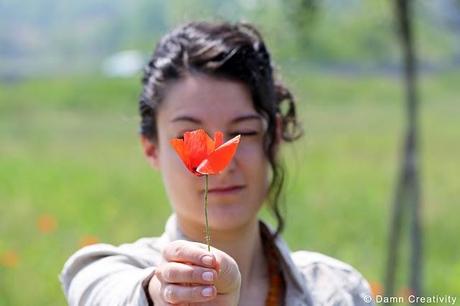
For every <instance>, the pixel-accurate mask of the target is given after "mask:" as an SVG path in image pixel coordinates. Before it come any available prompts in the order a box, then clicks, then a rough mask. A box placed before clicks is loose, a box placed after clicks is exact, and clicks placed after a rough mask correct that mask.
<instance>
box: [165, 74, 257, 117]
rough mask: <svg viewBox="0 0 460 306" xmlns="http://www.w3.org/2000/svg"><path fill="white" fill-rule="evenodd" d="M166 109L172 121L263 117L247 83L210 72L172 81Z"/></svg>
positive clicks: (167, 115)
mask: <svg viewBox="0 0 460 306" xmlns="http://www.w3.org/2000/svg"><path fill="white" fill-rule="evenodd" d="M163 110H164V112H163V114H164V116H165V117H167V118H163V119H166V120H167V121H168V122H180V121H191V122H193V119H197V120H205V119H207V118H210V117H214V118H215V117H218V118H219V119H220V120H225V121H228V122H231V123H238V122H242V121H245V120H248V121H249V120H254V121H255V120H257V119H259V120H260V119H261V117H260V115H259V114H257V112H256V111H255V109H254V106H253V102H252V98H251V94H250V92H249V90H248V88H247V87H246V86H245V85H243V84H242V83H239V82H235V81H229V80H222V79H215V78H212V77H206V76H199V77H195V76H193V77H187V78H185V79H184V80H182V81H180V82H177V83H176V84H174V85H172V87H171V88H170V90H168V94H167V95H166V97H165V99H164V100H163ZM181 118H182V119H181Z"/></svg>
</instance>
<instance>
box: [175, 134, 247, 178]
mask: <svg viewBox="0 0 460 306" xmlns="http://www.w3.org/2000/svg"><path fill="white" fill-rule="evenodd" d="M240 137H241V135H238V136H235V137H234V138H232V139H230V140H229V141H227V142H226V143H223V138H224V137H223V134H222V132H219V131H217V132H215V133H214V140H213V139H211V138H210V137H209V136H208V134H206V132H205V131H204V130H203V129H198V130H195V131H191V132H185V133H184V139H171V142H170V143H171V145H172V147H173V148H174V150H175V151H176V152H177V154H178V155H179V157H180V159H181V160H182V162H183V163H184V164H185V166H186V167H187V169H189V170H190V171H191V172H192V173H193V174H194V175H196V176H202V175H204V174H218V173H219V172H221V171H222V170H224V169H225V167H227V165H228V164H229V163H230V161H231V160H232V158H233V156H234V155H235V152H236V149H237V147H238V144H239V142H240Z"/></svg>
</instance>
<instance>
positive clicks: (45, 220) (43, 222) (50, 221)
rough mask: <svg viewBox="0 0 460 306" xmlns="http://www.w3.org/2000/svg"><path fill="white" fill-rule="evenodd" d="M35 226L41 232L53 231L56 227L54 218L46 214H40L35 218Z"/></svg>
mask: <svg viewBox="0 0 460 306" xmlns="http://www.w3.org/2000/svg"><path fill="white" fill-rule="evenodd" d="M37 228H38V230H39V231H40V232H41V233H43V234H47V233H51V232H53V231H55V230H56V228H57V221H56V218H54V217H53V216H52V215H48V214H44V215H41V216H40V217H38V220H37Z"/></svg>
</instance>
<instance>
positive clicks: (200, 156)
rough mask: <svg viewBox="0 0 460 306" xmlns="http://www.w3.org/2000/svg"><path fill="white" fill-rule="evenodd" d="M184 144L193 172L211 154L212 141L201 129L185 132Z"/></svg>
mask: <svg viewBox="0 0 460 306" xmlns="http://www.w3.org/2000/svg"><path fill="white" fill-rule="evenodd" d="M184 144H185V150H186V152H187V156H188V158H189V161H190V167H191V168H192V169H193V171H194V170H195V169H196V167H198V165H199V164H200V163H201V162H202V161H203V160H204V159H205V158H206V157H208V155H209V154H210V153H211V152H212V150H211V149H210V148H211V147H214V143H213V141H212V139H211V138H210V137H209V136H208V134H206V132H205V131H204V130H203V129H198V130H194V131H191V132H185V133H184ZM208 148H209V149H208ZM208 152H209V153H208Z"/></svg>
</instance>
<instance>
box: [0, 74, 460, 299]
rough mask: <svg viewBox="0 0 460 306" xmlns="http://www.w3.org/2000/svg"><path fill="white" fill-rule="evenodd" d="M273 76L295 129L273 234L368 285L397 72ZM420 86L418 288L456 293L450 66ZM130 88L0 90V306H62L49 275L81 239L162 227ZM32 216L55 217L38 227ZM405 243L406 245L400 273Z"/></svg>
mask: <svg viewBox="0 0 460 306" xmlns="http://www.w3.org/2000/svg"><path fill="white" fill-rule="evenodd" d="M285 75H286V76H287V80H288V81H287V83H289V84H290V85H291V86H292V87H293V89H294V92H296V93H298V101H299V113H300V117H301V118H302V120H303V121H304V126H305V131H306V134H305V137H304V138H302V139H301V140H299V141H298V142H296V143H293V144H292V145H288V146H287V147H286V149H285V151H284V152H283V153H284V156H285V160H286V165H287V168H288V172H289V176H288V181H287V186H286V187H287V189H286V191H287V192H286V204H287V205H286V206H287V208H288V218H287V228H286V231H285V233H284V238H285V239H286V240H287V242H288V243H289V245H290V246H291V248H292V249H293V250H295V249H308V250H315V251H319V252H323V253H326V254H329V255H331V256H334V257H337V258H339V259H341V260H343V261H346V262H349V263H350V264H352V265H353V266H355V267H356V268H357V269H358V270H360V271H361V272H362V273H363V274H364V275H365V276H366V278H367V279H368V280H370V281H372V282H375V281H379V282H380V281H381V278H382V275H383V273H384V268H385V266H384V263H385V257H386V242H387V232H388V228H387V227H388V217H389V214H390V211H391V209H390V208H391V206H390V205H391V202H392V197H393V188H394V182H395V178H396V173H397V169H398V163H399V151H400V147H401V140H402V132H403V128H404V109H403V107H402V102H401V101H402V97H403V93H402V91H401V83H400V80H399V79H396V78H392V77H383V76H362V77H356V76H355V77H350V76H344V75H342V76H337V75H331V74H313V73H302V74H296V73H289V72H287V73H285ZM421 81H422V82H421V97H422V105H421V113H420V126H421V156H420V158H421V159H420V162H421V163H420V164H421V175H422V187H423V227H424V233H425V236H424V238H425V240H424V262H425V271H424V275H425V279H424V284H425V289H426V294H427V295H428V294H442V295H443V294H450V295H457V296H459V295H460V279H459V278H458V275H460V265H459V262H460V245H459V244H458V238H457V235H458V233H459V232H460V223H459V222H458V221H457V217H456V216H457V215H458V213H460V205H459V204H460V203H459V202H460V200H458V199H460V189H459V188H458V186H460V179H459V178H458V175H457V174H458V172H459V171H458V170H459V168H458V167H459V162H460V158H459V156H460V142H459V141H458V140H459V139H460V127H459V125H458V123H457V120H458V118H459V115H460V105H459V104H458V103H457V98H458V97H457V94H456V93H455V86H456V84H458V83H459V81H460V75H459V74H445V75H429V76H424V77H423V78H422V80H421ZM139 88H140V86H139V82H138V80H136V79H132V80H131V79H129V80H113V79H112V80H110V79H102V78H97V77H94V78H77V79H45V80H31V81H27V82H24V83H18V84H9V85H1V86H0V233H1V237H0V255H1V254H3V255H1V256H2V258H3V259H2V261H3V266H0V292H2V293H1V295H0V305H63V304H64V303H65V301H64V298H63V294H62V292H61V288H60V285H59V283H58V279H57V275H58V273H59V271H60V269H61V268H62V265H63V263H64V261H65V260H66V259H67V258H68V256H70V255H71V254H72V253H73V252H75V251H76V250H77V249H78V248H79V247H80V245H81V243H82V240H85V237H86V236H89V237H93V236H94V237H95V238H97V240H99V241H103V242H108V243H112V244H120V243H123V242H129V241H134V240H136V239H137V238H138V237H141V236H156V235H159V234H160V233H161V232H162V231H163V226H164V221H165V220H166V218H167V216H168V215H169V213H170V212H171V210H170V208H169V205H168V202H167V198H166V196H165V194H164V191H163V189H162V187H161V186H162V182H161V178H160V177H159V175H158V174H157V173H155V172H153V171H151V170H150V168H149V167H148V166H147V163H146V162H145V161H144V160H143V157H142V154H141V150H140V146H139V143H138V139H137V129H138V127H137V124H138V118H137V96H138V92H139ZM43 215H47V216H51V218H52V219H53V220H54V221H53V222H55V224H54V226H51V227H48V229H47V230H46V229H45V230H42V231H40V230H38V228H37V226H38V225H37V222H39V221H37V220H40V218H41V217H43ZM263 216H266V212H263ZM86 239H88V238H86ZM407 250H408V248H407V240H406V241H404V248H403V251H404V252H403V258H402V259H401V262H400V265H401V268H402V271H403V272H407V261H408V256H409V255H408V253H407ZM8 252H10V253H9V254H11V252H14V254H16V256H11V255H10V257H13V262H12V263H11V262H10V267H7V266H5V258H6V255H5V254H7V253H8ZM14 258H16V259H15V260H14ZM10 261H11V260H10ZM405 280H406V278H405V276H404V275H403V274H400V275H399V279H398V284H397V288H403V287H404V286H405Z"/></svg>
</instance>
